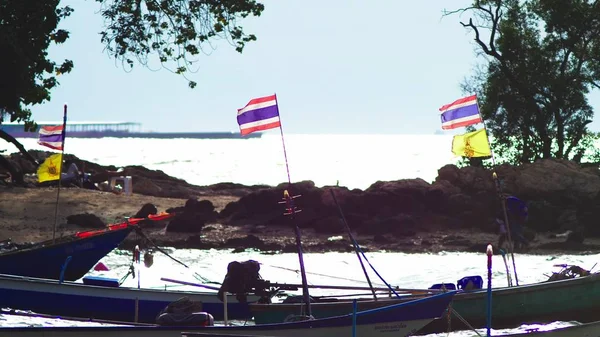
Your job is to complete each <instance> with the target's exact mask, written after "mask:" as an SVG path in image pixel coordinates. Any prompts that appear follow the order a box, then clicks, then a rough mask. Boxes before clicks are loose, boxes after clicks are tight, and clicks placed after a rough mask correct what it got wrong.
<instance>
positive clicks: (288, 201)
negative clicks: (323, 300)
mask: <svg viewBox="0 0 600 337" xmlns="http://www.w3.org/2000/svg"><path fill="white" fill-rule="evenodd" d="M297 197H299V195H296V196H291V195H290V193H289V192H288V190H284V191H283V199H284V201H283V202H282V203H285V205H286V210H285V213H283V214H284V215H289V216H290V217H291V218H292V221H293V224H294V232H295V234H296V249H297V251H298V260H299V262H300V275H301V277H302V296H303V298H304V304H305V306H306V315H307V316H308V317H309V318H310V317H312V312H311V309H310V294H309V293H308V282H307V281H306V270H305V269H304V257H303V255H302V240H301V235H300V228H299V227H298V223H297V222H296V221H294V220H295V214H296V213H298V212H300V211H301V210H299V209H298V208H296V206H295V205H294V199H295V198H297Z"/></svg>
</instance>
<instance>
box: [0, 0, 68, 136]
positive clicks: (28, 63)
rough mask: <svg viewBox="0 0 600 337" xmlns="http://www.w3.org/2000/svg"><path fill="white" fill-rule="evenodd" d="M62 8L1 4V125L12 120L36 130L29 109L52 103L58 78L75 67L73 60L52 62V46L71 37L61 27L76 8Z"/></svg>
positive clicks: (53, 1) (13, 1)
mask: <svg viewBox="0 0 600 337" xmlns="http://www.w3.org/2000/svg"><path fill="white" fill-rule="evenodd" d="M58 5H59V0H44V1H35V2H32V1H23V0H4V1H2V2H0V53H1V56H0V57H1V59H2V62H1V63H0V69H1V75H0V123H1V122H2V121H3V119H4V118H6V117H8V118H9V120H10V121H24V122H26V123H25V127H26V129H30V128H33V127H34V126H35V124H34V123H33V122H32V121H31V111H30V110H29V108H28V107H30V106H32V105H35V104H40V103H43V102H45V101H49V100H50V90H52V89H53V88H54V87H56V86H57V85H58V81H57V80H56V75H57V74H64V73H68V72H69V71H71V68H72V67H73V62H71V61H69V60H65V61H63V62H62V63H61V64H58V63H56V62H54V61H51V60H49V59H48V54H47V50H48V47H49V46H50V45H51V44H53V43H63V42H65V41H66V40H67V38H68V37H69V33H68V32H67V31H65V30H62V29H58V24H59V22H60V21H61V20H62V19H63V18H65V17H67V16H69V15H70V14H71V12H72V9H71V8H69V7H58Z"/></svg>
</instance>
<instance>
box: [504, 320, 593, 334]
mask: <svg viewBox="0 0 600 337" xmlns="http://www.w3.org/2000/svg"><path fill="white" fill-rule="evenodd" d="M501 336H503V337H600V321H596V322H592V323H586V324H580V325H573V326H568V327H564V328H558V329H554V330H548V331H535V330H533V331H528V332H523V333H517V334H508V335H501Z"/></svg>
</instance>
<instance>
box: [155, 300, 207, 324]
mask: <svg viewBox="0 0 600 337" xmlns="http://www.w3.org/2000/svg"><path fill="white" fill-rule="evenodd" d="M156 324H158V325H162V326H213V325H214V319H213V316H212V315H211V314H209V313H207V312H204V311H202V303H201V302H197V301H192V300H190V299H189V298H188V297H182V298H180V299H178V300H177V301H175V302H172V303H169V305H167V306H166V307H165V308H164V309H163V310H162V311H161V312H160V313H159V314H158V315H157V316H156Z"/></svg>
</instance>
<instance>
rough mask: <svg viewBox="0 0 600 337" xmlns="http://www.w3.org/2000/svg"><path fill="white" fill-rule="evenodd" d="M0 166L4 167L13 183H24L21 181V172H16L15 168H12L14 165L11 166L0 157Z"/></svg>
mask: <svg viewBox="0 0 600 337" xmlns="http://www.w3.org/2000/svg"><path fill="white" fill-rule="evenodd" d="M0 166H1V167H4V168H5V169H6V170H7V171H8V172H9V173H10V175H11V177H12V180H13V182H16V183H17V184H24V183H25V181H24V180H23V172H21V171H20V170H17V168H16V167H14V165H13V164H11V163H10V162H9V161H8V159H6V158H5V157H4V156H0Z"/></svg>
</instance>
